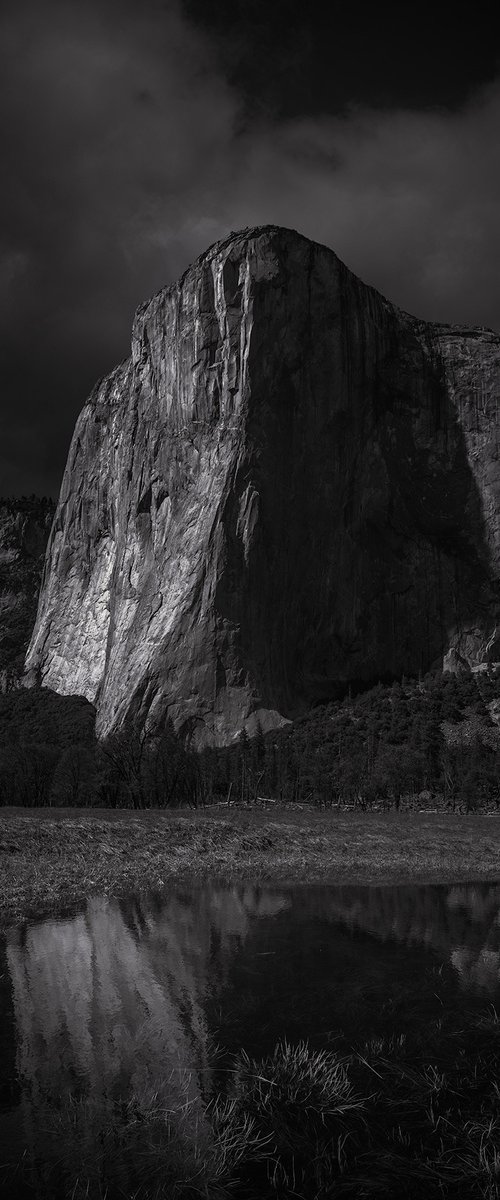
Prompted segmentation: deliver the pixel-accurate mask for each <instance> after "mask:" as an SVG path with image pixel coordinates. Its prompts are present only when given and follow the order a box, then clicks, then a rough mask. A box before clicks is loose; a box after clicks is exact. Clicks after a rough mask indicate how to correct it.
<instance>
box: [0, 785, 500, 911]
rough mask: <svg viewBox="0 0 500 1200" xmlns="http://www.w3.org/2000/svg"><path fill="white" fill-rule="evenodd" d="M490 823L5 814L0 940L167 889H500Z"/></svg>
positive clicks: (219, 811)
mask: <svg viewBox="0 0 500 1200" xmlns="http://www.w3.org/2000/svg"><path fill="white" fill-rule="evenodd" d="M497 815H500V814H496V813H492V814H488V815H484V814H482V815H476V814H474V815H464V814H451V813H450V814H448V813H445V814H443V813H439V812H438V813H414V812H412V813H407V812H403V813H394V812H389V813H381V812H376V813H370V812H368V813H366V812H365V813H358V812H354V811H352V810H351V811H349V810H342V809H332V810H329V811H327V812H324V811H317V810H314V809H310V808H302V807H300V808H299V807H298V806H297V807H292V806H282V807H278V806H277V805H276V806H275V805H273V806H272V807H271V806H270V807H269V808H267V807H266V808H236V807H233V808H228V807H227V806H226V805H214V806H210V807H206V808H202V809H196V810H193V809H168V810H165V809H146V810H144V811H140V812H138V811H134V810H131V809H94V808H89V809H75V808H71V809H56V808H40V809H26V808H2V809H0V933H1V932H4V931H5V930H6V929H8V928H9V927H11V926H13V925H16V924H21V923H25V922H26V921H31V922H33V921H36V920H43V919H46V918H49V917H57V916H60V917H62V916H68V915H69V914H70V913H72V912H76V911H81V910H82V908H84V907H85V903H86V901H87V900H88V899H89V898H90V897H91V896H97V895H107V896H113V897H116V898H119V897H123V896H126V895H129V894H130V893H131V892H136V893H140V892H142V893H146V892H161V891H162V890H166V889H168V888H169V887H171V886H174V887H181V886H200V885H203V884H206V883H210V882H213V883H214V884H218V885H220V886H224V885H227V886H236V885H238V884H254V885H260V886H269V887H273V886H300V885H305V884H317V885H321V884H324V885H327V884H331V885H338V886H349V885H353V886H355V885H357V886H361V885H366V886H368V885H374V886H382V885H396V884H415V885H416V884H425V883H428V884H432V883H435V884H439V883H442V884H453V883H456V884H460V883H462V884H464V883H480V882H484V883H487V882H492V883H496V882H498V881H500V820H496V819H495V817H497Z"/></svg>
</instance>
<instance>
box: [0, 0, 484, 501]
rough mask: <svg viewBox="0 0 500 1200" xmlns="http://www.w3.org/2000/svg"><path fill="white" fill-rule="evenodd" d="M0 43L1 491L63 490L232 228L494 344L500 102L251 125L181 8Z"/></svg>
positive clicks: (63, 9)
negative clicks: (133, 329) (309, 244)
mask: <svg viewBox="0 0 500 1200" xmlns="http://www.w3.org/2000/svg"><path fill="white" fill-rule="evenodd" d="M0 45H1V47H2V50H1V55H2V61H0V79H1V89H2V93H3V95H2V97H1V98H0V99H1V107H2V111H3V112H5V113H8V123H7V125H6V128H5V146H6V150H5V160H4V180H5V182H4V185H3V189H2V195H1V196H0V213H1V224H2V231H3V232H2V244H1V245H0V278H1V279H2V285H1V288H0V311H1V314H2V318H1V319H2V324H3V343H4V348H5V349H4V361H3V367H2V371H3V379H4V397H5V400H4V405H5V417H4V420H6V421H8V423H9V429H10V443H9V445H10V458H9V462H10V469H9V465H8V464H7V466H6V464H5V461H4V463H3V464H2V478H1V479H0V491H3V490H18V489H19V488H21V489H22V488H24V489H26V488H27V489H28V490H31V486H30V484H29V480H30V479H34V478H35V476H36V480H37V486H40V480H41V481H42V482H43V480H45V481H46V486H45V487H44V488H43V490H54V488H55V487H56V486H57V480H58V478H59V476H60V472H61V470H62V466H63V464H64V457H65V452H66V448H67V443H68V440H69V436H70V433H71V429H72V426H73V423H74V420H75V417H76V415H77V412H78V410H79V408H80V407H81V405H82V404H83V402H84V399H85V395H86V393H87V391H88V390H89V389H90V387H91V385H92V383H93V381H94V379H95V378H96V377H97V376H99V375H101V374H103V373H104V372H105V371H106V370H108V369H110V368H111V367H112V365H113V364H114V363H115V362H116V361H117V360H118V359H120V358H122V357H124V356H125V355H126V354H127V353H128V345H129V336H130V325H131V318H132V313H133V310H134V308H135V307H136V305H137V304H139V303H140V302H141V301H142V300H143V299H145V298H146V297H147V296H148V295H151V294H152V293H153V292H154V291H155V290H156V289H157V288H159V287H160V286H162V284H164V283H166V282H170V281H171V280H173V279H175V278H176V276H177V275H178V274H179V273H180V272H181V271H182V270H184V268H185V267H186V266H187V265H188V263H189V262H190V261H192V259H193V258H194V257H196V255H197V254H198V253H199V252H200V251H201V250H203V249H205V248H206V246H207V245H209V244H210V243H211V242H212V241H214V240H216V239H217V238H218V237H221V236H224V234H226V233H227V232H229V230H230V229H236V228H239V227H240V226H244V225H253V224H259V223H268V222H273V223H278V224H283V225H287V226H291V227H293V228H296V229H299V230H300V231H301V232H303V233H305V234H306V235H308V236H310V237H312V238H315V239H316V240H318V241H321V242H324V243H326V244H327V245H330V246H331V247H332V248H333V249H334V250H335V251H336V252H337V254H339V255H340V257H341V258H342V259H343V260H344V261H345V262H346V263H347V265H348V266H349V267H350V268H351V269H352V270H354V271H355V272H356V273H357V274H358V275H360V277H361V278H363V279H364V280H365V281H366V282H368V283H371V284H373V285H374V286H375V287H378V288H379V290H381V291H382V292H383V293H384V294H385V295H387V297H388V298H389V299H391V300H393V301H394V302H396V303H398V304H400V305H401V306H402V307H404V308H406V309H407V310H408V311H410V312H415V313H416V314H417V315H419V316H422V317H425V318H429V319H437V320H450V321H464V322H467V323H471V324H487V325H491V326H493V327H496V328H497V329H500V287H499V283H498V272H497V262H498V251H499V249H500V245H499V241H500V233H499V228H498V208H499V201H500V147H499V143H498V127H499V120H500V84H495V85H492V86H490V87H488V88H487V89H484V90H483V91H482V92H481V93H479V94H477V95H476V96H474V97H472V98H471V99H470V100H469V102H468V103H467V104H466V105H464V106H463V107H462V108H461V109H460V110H457V111H455V112H448V111H446V112H445V111H443V112H438V111H430V112H415V111H412V112H410V111H401V110H383V111H382V110H370V109H368V108H361V107H355V106H351V107H349V106H347V107H346V108H345V110H344V112H343V113H342V114H340V115H338V116H331V115H323V114H318V115H317V116H316V117H308V118H307V119H302V120H301V119H295V120H291V121H279V120H276V119H273V120H271V119H270V118H269V119H267V120H265V119H263V118H262V117H260V118H258V119H257V118H256V119H254V120H253V122H252V123H250V124H249V123H248V122H247V123H245V121H246V118H245V111H246V110H244V108H243V105H242V102H241V99H240V96H239V94H238V92H237V90H236V89H235V88H234V87H232V88H231V87H229V85H228V84H227V82H226V81H225V79H224V78H223V77H222V76H221V73H220V71H219V69H218V66H217V58H216V50H217V47H216V46H215V45H214V44H212V43H211V42H210V40H209V39H208V38H207V36H206V34H205V35H202V34H201V33H200V31H199V30H198V29H196V28H195V27H194V26H193V24H191V23H189V22H188V21H187V20H186V18H185V17H184V16H183V15H182V11H181V9H180V8H179V6H178V5H177V4H175V3H174V2H173V0H170V2H169V3H166V4H160V3H156V2H155V0H147V2H146V0H145V3H144V4H141V6H139V5H136V6H132V5H130V6H129V5H128V4H127V3H125V2H123V3H120V4H118V2H117V0H116V2H115V0H101V2H100V3H99V5H97V0H94V2H92V0H88V2H87V3H86V4H83V0H82V2H80V0H74V2H73V3H71V4H68V3H64V4H63V3H62V0H61V2H58V0H48V2H47V3H44V4H43V5H35V4H34V0H33V2H32V0H25V2H24V3H23V0H21V2H19V0H16V4H14V3H13V0H12V2H11V4H10V7H9V5H7V7H6V8H5V9H4V15H3V17H2V21H1V25H0ZM346 100H347V101H348V100H349V97H346ZM33 445H34V446H35V447H36V448H37V450H36V461H34V459H33Z"/></svg>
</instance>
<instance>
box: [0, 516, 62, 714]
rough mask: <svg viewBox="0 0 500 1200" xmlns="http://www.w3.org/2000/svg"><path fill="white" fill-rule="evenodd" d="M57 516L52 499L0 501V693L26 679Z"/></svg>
mask: <svg viewBox="0 0 500 1200" xmlns="http://www.w3.org/2000/svg"><path fill="white" fill-rule="evenodd" d="M53 516H54V504H53V503H52V501H51V500H38V499H37V498H36V497H35V496H32V497H31V498H27V497H21V498H19V499H4V500H0V692H6V691H8V690H9V688H11V687H15V686H16V685H17V683H18V681H19V679H20V677H21V676H22V674H23V669H24V659H25V656H26V650H27V648H28V643H29V640H30V637H31V634H32V632H33V625H34V622H35V616H36V605H37V599H38V591H39V588H40V579H41V576H42V570H43V562H44V557H45V550H46V547H47V541H48V537H49V533H50V526H51V524H52V518H53Z"/></svg>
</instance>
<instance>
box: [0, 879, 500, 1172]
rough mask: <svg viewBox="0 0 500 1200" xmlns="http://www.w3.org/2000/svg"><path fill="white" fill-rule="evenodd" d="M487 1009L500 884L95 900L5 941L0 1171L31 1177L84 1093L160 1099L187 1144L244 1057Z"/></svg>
mask: <svg viewBox="0 0 500 1200" xmlns="http://www.w3.org/2000/svg"><path fill="white" fill-rule="evenodd" d="M499 1001H500V885H491V884H478V883H474V884H463V885H462V884H461V885H454V886H436V885H433V886H416V885H405V886H371V887H359V886H356V887H354V886H352V887H349V886H342V887H334V886H328V887H325V886H316V885H315V886H312V885H311V886H304V885H301V886H297V887H293V886H289V887H279V888H277V887H267V886H266V887H248V886H241V887H231V888H227V887H220V886H203V887H197V888H193V889H192V890H186V889H182V890H175V889H173V890H171V891H169V892H167V893H162V894H161V895H147V896H141V897H131V898H129V899H127V900H114V899H106V898H94V899H92V900H89V901H88V903H87V905H86V907H85V909H84V910H82V911H81V912H80V913H79V914H78V915H76V916H71V917H70V918H65V917H61V918H52V919H49V920H43V921H39V922H34V923H31V924H28V925H24V926H22V927H21V928H13V929H11V930H9V931H8V933H7V935H6V936H5V937H4V939H3V941H2V942H1V943H0V1011H1V1017H2V1020H1V1027H0V1165H2V1166H3V1165H4V1164H5V1163H7V1162H9V1163H12V1162H13V1161H14V1160H15V1159H17V1158H19V1159H21V1158H22V1156H23V1153H24V1155H25V1160H26V1161H27V1159H29V1158H30V1156H31V1157H32V1158H33V1160H34V1161H35V1160H36V1162H37V1163H38V1166H39V1168H40V1171H41V1173H42V1174H41V1176H40V1178H42V1177H43V1156H44V1148H43V1147H44V1144H45V1142H44V1139H45V1138H46V1137H48V1136H49V1134H50V1130H51V1129H52V1131H53V1130H54V1128H56V1133H57V1139H58V1145H59V1148H61V1140H64V1138H67V1137H68V1136H69V1134H68V1128H67V1122H66V1125H65V1124H64V1121H65V1120H66V1118H67V1113H68V1111H70V1110H71V1105H72V1103H73V1102H78V1101H79V1100H81V1098H82V1097H83V1098H85V1097H91V1099H92V1103H93V1105H96V1109H95V1111H98V1110H99V1105H98V1101H99V1100H100V1099H102V1100H103V1102H104V1101H109V1100H110V1099H113V1098H114V1099H115V1100H116V1099H117V1098H119V1099H120V1100H121V1101H123V1102H125V1103H126V1102H127V1100H128V1098H129V1097H130V1096H131V1095H132V1094H133V1095H140V1096H142V1097H143V1100H144V1097H148V1098H149V1101H151V1099H156V1101H157V1102H158V1103H161V1104H162V1105H163V1106H164V1108H165V1107H166V1108H168V1110H169V1111H171V1112H173V1111H175V1110H179V1109H183V1111H184V1113H185V1114H188V1124H189V1125H190V1127H192V1131H193V1137H194V1136H195V1132H196V1130H197V1129H198V1128H199V1127H200V1123H203V1120H204V1113H205V1106H206V1102H207V1098H208V1097H209V1096H210V1094H211V1092H212V1091H213V1089H214V1086H215V1085H217V1087H218V1088H219V1089H220V1088H221V1087H223V1079H224V1074H225V1073H227V1072H228V1071H229V1070H230V1066H231V1064H232V1062H233V1056H234V1054H235V1053H236V1052H237V1051H239V1050H240V1049H241V1048H244V1049H245V1050H246V1052H247V1053H248V1054H249V1055H250V1056H254V1057H257V1058H259V1057H261V1056H264V1055H266V1054H269V1053H270V1052H271V1051H272V1050H273V1048H274V1046H275V1045H276V1042H277V1041H278V1040H280V1039H281V1040H283V1039H284V1038H286V1039H287V1041H289V1042H290V1043H297V1042H298V1041H300V1040H307V1041H308V1043H309V1045H310V1046H311V1047H313V1048H315V1049H318V1050H319V1049H324V1048H335V1047H337V1046H339V1045H341V1044H342V1046H343V1047H344V1048H345V1047H346V1046H347V1048H348V1049H349V1048H352V1047H359V1046H361V1045H363V1043H364V1041H366V1040H367V1039H370V1038H372V1039H373V1038H377V1037H379V1038H383V1037H387V1036H390V1035H393V1034H394V1033H395V1032H397V1033H398V1034H404V1035H406V1036H409V1035H411V1033H412V1032H415V1031H418V1030H419V1029H422V1027H425V1026H426V1024H428V1023H432V1022H435V1021H436V1019H438V1018H439V1017H440V1015H441V1014H442V1013H443V1012H446V1014H447V1016H448V1017H449V1015H450V1013H451V1014H452V1015H453V1014H455V1015H456V1020H457V1023H459V1022H460V1021H461V1020H462V1019H463V1014H464V1012H465V1011H466V1010H467V1011H468V1012H469V1013H471V1012H475V1011H476V1010H477V1011H478V1012H479V1011H484V1009H485V1007H486V1006H487V1005H488V1004H490V1005H492V1004H498V1002H499ZM149 1101H148V1102H149ZM144 1103H146V1101H145V1100H144ZM71 1111H72V1110H71ZM74 1111H75V1112H76V1109H75V1110H74ZM54 1114H56V1115H55V1116H54ZM87 1117H88V1114H87ZM54 1122H55V1125H54ZM77 1123H78V1122H77V1121H76V1118H75V1120H74V1121H73V1123H72V1125H71V1122H70V1123H69V1124H70V1125H71V1129H72V1133H71V1136H73V1137H74V1136H76V1135H75V1128H76V1125H77ZM41 1129H42V1130H43V1131H44V1132H43V1138H42V1141H40V1130H41ZM84 1133H85V1136H88V1130H87V1131H86V1132H85V1131H84ZM80 1134H81V1136H82V1137H83V1136H84V1134H83V1133H82V1132H81V1131H80V1133H79V1134H78V1136H80ZM47 1144H48V1143H47ZM47 1153H48V1152H47ZM63 1156H64V1155H63ZM37 1186H40V1187H41V1186H42V1185H41V1184H39V1185H37ZM53 1186H54V1189H55V1185H53ZM26 1187H27V1185H26ZM30 1187H31V1190H29V1188H27V1190H26V1195H35V1194H38V1193H37V1192H36V1188H35V1184H34V1183H33V1180H32V1181H31V1184H30ZM34 1188H35V1190H33V1189H34ZM42 1191H43V1189H42ZM5 1194H7V1193H5ZM12 1194H14V1192H12ZM15 1194H16V1195H17V1194H20V1192H19V1191H18V1192H16V1193H15ZM40 1194H42V1192H40ZM47 1194H51V1193H49V1192H47ZM75 1194H76V1193H75Z"/></svg>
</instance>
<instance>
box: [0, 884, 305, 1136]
mask: <svg viewBox="0 0 500 1200" xmlns="http://www.w3.org/2000/svg"><path fill="white" fill-rule="evenodd" d="M287 903H288V901H287V900H286V899H285V898H284V897H281V896H278V895H277V894H272V895H270V894H269V893H266V895H265V896H264V895H261V893H260V892H259V890H258V889H253V888H240V889H236V888H235V889H228V890H222V889H214V890H212V891H209V890H207V889H205V890H204V891H201V890H200V891H198V892H196V891H194V892H190V893H189V895H186V897H185V898H183V896H182V894H177V895H175V896H172V897H167V898H165V897H162V899H161V900H158V901H155V899H154V898H150V899H148V900H144V901H143V900H141V901H138V900H133V901H124V902H118V901H112V900H106V899H94V900H90V901H89V903H88V905H87V908H86V911H85V912H84V913H82V914H81V915H80V916H78V917H75V918H73V919H71V920H69V919H68V920H47V921H44V922H42V923H40V924H38V925H33V926H31V927H29V928H28V929H27V930H25V931H13V932H11V933H9V934H8V938H7V963H8V969H9V972H10V978H11V982H12V991H13V1005H14V1013H15V1023H16V1031H17V1047H18V1048H17V1072H18V1077H19V1082H20V1084H21V1087H22V1089H23V1098H22V1111H23V1119H24V1125H25V1135H26V1136H27V1137H28V1140H29V1141H31V1136H30V1131H31V1134H32V1133H33V1130H34V1129H35V1128H36V1120H37V1112H38V1111H39V1106H40V1104H43V1103H44V1102H45V1101H46V1100H47V1099H48V1098H51V1097H52V1098H53V1100H55V1101H57V1100H58V1098H60V1097H64V1096H65V1095H68V1094H69V1093H70V1092H71V1093H73V1094H74V1095H76V1096H80V1097H85V1096H91V1097H92V1101H93V1102H95V1101H98V1100H99V1099H101V1098H102V1099H103V1100H106V1101H107V1100H109V1099H112V1098H113V1097H118V1096H120V1097H121V1098H124V1099H127V1098H128V1096H129V1095H130V1094H131V1093H132V1092H134V1093H137V1094H139V1095H140V1096H141V1098H142V1100H143V1102H144V1104H148V1103H149V1102H150V1101H151V1099H152V1098H153V1097H155V1096H157V1097H158V1099H159V1101H160V1103H164V1104H165V1105H166V1106H168V1108H169V1109H172V1110H175V1111H176V1110H179V1109H180V1108H181V1107H182V1106H184V1118H183V1128H184V1130H186V1120H185V1112H186V1106H187V1109H188V1110H189V1114H190V1117H189V1124H190V1125H191V1126H192V1129H193V1133H194V1131H195V1130H197V1129H198V1128H199V1126H200V1123H201V1124H203V1119H204V1118H203V1111H204V1106H203V1099H204V1097H206V1095H207V1093H208V1088H209V1083H210V1047H209V1039H208V1030H207V1026H206V1022H205V1017H204V1012H203V999H204V996H205V994H206V991H207V989H208V987H212V986H213V985H214V978H215V986H217V978H218V979H219V980H220V981H221V982H222V981H223V978H224V974H225V971H226V969H227V962H228V958H229V956H230V954H231V952H232V949H233V948H234V945H235V944H239V943H241V942H242V941H243V940H244V939H245V937H246V935H247V932H248V928H249V922H250V920H251V918H252V917H254V916H258V915H259V914H264V913H265V914H268V915H270V914H271V913H272V912H277V911H279V910H280V909H281V908H283V907H286V906H287Z"/></svg>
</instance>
